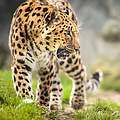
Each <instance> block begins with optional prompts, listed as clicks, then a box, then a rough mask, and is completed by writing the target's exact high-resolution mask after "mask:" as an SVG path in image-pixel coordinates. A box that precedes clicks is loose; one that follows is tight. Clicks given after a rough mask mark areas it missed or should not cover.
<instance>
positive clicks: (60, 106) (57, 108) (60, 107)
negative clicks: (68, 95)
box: [50, 104, 62, 110]
mask: <svg viewBox="0 0 120 120" xmlns="http://www.w3.org/2000/svg"><path fill="white" fill-rule="evenodd" d="M61 109H62V105H58V104H51V105H50V110H61Z"/></svg>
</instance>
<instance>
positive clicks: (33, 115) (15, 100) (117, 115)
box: [0, 70, 120, 120]
mask: <svg viewBox="0 0 120 120" xmlns="http://www.w3.org/2000/svg"><path fill="white" fill-rule="evenodd" d="M61 79H62V84H63V88H64V91H63V92H64V97H63V107H64V109H66V108H65V107H66V105H67V104H68V102H69V96H70V91H71V88H72V81H71V80H70V79H69V78H67V77H66V76H65V75H63V74H61ZM36 84H37V83H36V81H34V82H33V89H34V93H35V88H36ZM21 103H22V100H21V99H20V98H19V97H17V96H16V93H15V90H14V89H13V82H12V78H11V72H10V71H6V70H0V120H42V119H59V120H62V119H61V115H59V112H58V111H53V112H48V111H47V110H44V109H42V108H40V107H38V106H36V105H35V104H34V103H30V104H21ZM86 108H87V109H83V110H82V111H81V112H71V111H70V113H69V114H67V117H66V116H64V114H65V111H64V109H63V110H62V111H61V112H62V117H63V118H65V119H69V120H70V119H75V120H120V107H119V106H118V105H116V104H114V103H111V102H104V101H98V102H97V103H95V104H94V105H93V106H87V107H86ZM71 115H72V117H71Z"/></svg>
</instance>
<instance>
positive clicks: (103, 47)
mask: <svg viewBox="0 0 120 120" xmlns="http://www.w3.org/2000/svg"><path fill="white" fill-rule="evenodd" d="M23 1H25V0H0V66H3V65H4V64H5V63H6V62H5V61H6V60H8V58H9V57H8V56H9V49H8V36H9V28H10V23H11V20H12V15H13V13H14V11H15V10H16V9H17V7H18V6H19V5H20V3H22V2H23ZM68 1H69V2H70V3H71V5H72V7H73V8H74V10H75V12H76V14H77V16H78V20H79V26H80V46H81V54H82V58H83V59H84V64H85V65H87V66H88V67H89V68H90V67H91V66H92V65H94V63H95V61H96V60H97V59H99V57H100V56H103V57H107V58H109V59H113V60H118V61H119V60H120V22H119V21H120V0H68ZM108 38H109V39H108ZM8 62H9V61H7V63H8Z"/></svg>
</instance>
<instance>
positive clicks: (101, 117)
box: [75, 101, 120, 120]
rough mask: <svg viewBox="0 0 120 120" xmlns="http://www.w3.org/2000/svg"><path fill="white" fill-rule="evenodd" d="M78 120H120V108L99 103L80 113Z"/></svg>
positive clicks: (111, 104)
mask: <svg viewBox="0 0 120 120" xmlns="http://www.w3.org/2000/svg"><path fill="white" fill-rule="evenodd" d="M75 119H76V120H120V106H117V105H116V104H114V103H110V102H104V101H98V102H97V103H96V104H95V105H93V107H92V108H90V109H87V110H83V111H82V112H79V113H78V115H77V116H76V117H75Z"/></svg>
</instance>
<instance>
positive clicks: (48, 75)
mask: <svg viewBox="0 0 120 120" xmlns="http://www.w3.org/2000/svg"><path fill="white" fill-rule="evenodd" d="M78 34H79V29H78V23H77V17H76V15H75V13H74V11H73V9H72V7H71V6H70V4H69V3H68V2H67V1H66V0H28V1H26V2H24V3H22V4H21V5H20V6H19V7H18V9H17V10H16V12H15V13H14V15H13V19H12V23H11V28H10V34H9V47H10V51H11V55H12V76H13V80H14V87H15V89H16V92H17V95H18V96H21V97H26V98H32V99H33V100H34V95H33V92H32V84H31V79H32V72H33V71H34V70H35V71H36V73H37V74H38V76H39V80H38V86H37V91H36V99H35V100H36V103H37V104H39V105H41V106H44V107H48V108H49V109H51V110H52V109H61V108H62V85H61V82H60V77H59V69H62V70H63V71H64V72H65V73H66V74H67V75H68V76H69V77H70V78H72V80H73V89H72V93H71V99H70V104H71V106H72V107H73V108H74V109H81V108H82V107H83V105H84V103H85V98H86V89H87V90H90V89H91V90H93V88H94V87H95V86H97V87H98V86H99V84H100V80H99V78H100V77H99V74H100V72H97V73H94V74H93V76H92V79H90V80H86V71H85V67H84V65H83V64H82V61H81V57H80V46H79V38H78ZM87 83H91V84H89V85H87Z"/></svg>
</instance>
